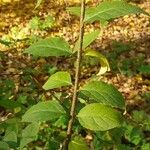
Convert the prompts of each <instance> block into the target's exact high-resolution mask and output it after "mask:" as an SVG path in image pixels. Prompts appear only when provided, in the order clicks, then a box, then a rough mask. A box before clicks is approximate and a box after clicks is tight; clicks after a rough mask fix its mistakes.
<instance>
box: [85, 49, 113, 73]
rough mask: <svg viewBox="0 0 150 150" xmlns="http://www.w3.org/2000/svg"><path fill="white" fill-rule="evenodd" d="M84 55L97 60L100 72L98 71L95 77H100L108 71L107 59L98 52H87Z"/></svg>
mask: <svg viewBox="0 0 150 150" xmlns="http://www.w3.org/2000/svg"><path fill="white" fill-rule="evenodd" d="M85 55H87V56H93V57H97V58H98V59H99V61H100V64H101V68H100V70H99V72H98V74H97V75H102V74H104V73H105V72H107V71H110V66H109V63H108V61H107V58H106V57H105V56H104V55H102V54H101V53H99V52H98V51H95V50H88V51H87V52H86V53H85Z"/></svg>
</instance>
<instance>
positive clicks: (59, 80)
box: [43, 71, 72, 90]
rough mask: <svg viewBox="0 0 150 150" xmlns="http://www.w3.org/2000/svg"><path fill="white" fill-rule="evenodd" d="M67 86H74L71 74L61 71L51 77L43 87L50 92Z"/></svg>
mask: <svg viewBox="0 0 150 150" xmlns="http://www.w3.org/2000/svg"><path fill="white" fill-rule="evenodd" d="M67 85H72V83H71V77H70V74H69V73H68V72H65V71H59V72H56V73H55V74H53V75H51V76H50V77H49V79H48V80H47V82H46V83H45V84H44V85H43V89H45V90H49V89H54V88H60V87H62V86H67Z"/></svg>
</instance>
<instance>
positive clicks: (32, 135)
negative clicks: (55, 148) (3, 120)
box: [20, 122, 40, 149]
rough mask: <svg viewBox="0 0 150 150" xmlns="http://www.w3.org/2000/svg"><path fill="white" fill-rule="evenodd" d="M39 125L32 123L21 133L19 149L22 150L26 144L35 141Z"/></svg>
mask: <svg viewBox="0 0 150 150" xmlns="http://www.w3.org/2000/svg"><path fill="white" fill-rule="evenodd" d="M39 127H40V124H39V123H37V122H33V123H31V124H29V125H28V126H27V127H26V128H25V129H24V130H23V131H22V138H21V141H20V148H21V149H22V148H23V147H24V146H25V145H27V144H28V143H30V142H32V141H34V140H36V138H37V136H38V132H39Z"/></svg>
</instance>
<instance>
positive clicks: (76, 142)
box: [69, 136, 89, 150]
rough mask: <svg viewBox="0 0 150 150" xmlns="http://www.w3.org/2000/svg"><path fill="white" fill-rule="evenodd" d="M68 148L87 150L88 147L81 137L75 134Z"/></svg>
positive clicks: (71, 149) (70, 149)
mask: <svg viewBox="0 0 150 150" xmlns="http://www.w3.org/2000/svg"><path fill="white" fill-rule="evenodd" d="M69 150H89V148H88V146H87V143H86V142H85V141H84V139H83V138H82V137H80V136H76V137H74V138H73V139H72V140H71V141H70V143H69Z"/></svg>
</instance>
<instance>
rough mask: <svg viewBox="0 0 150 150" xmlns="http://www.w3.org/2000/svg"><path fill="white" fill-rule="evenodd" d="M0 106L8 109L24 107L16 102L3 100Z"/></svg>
mask: <svg viewBox="0 0 150 150" xmlns="http://www.w3.org/2000/svg"><path fill="white" fill-rule="evenodd" d="M0 106H1V107H4V108H7V109H14V108H16V107H22V105H21V104H20V103H19V102H17V101H14V100H8V99H2V100H0Z"/></svg>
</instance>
